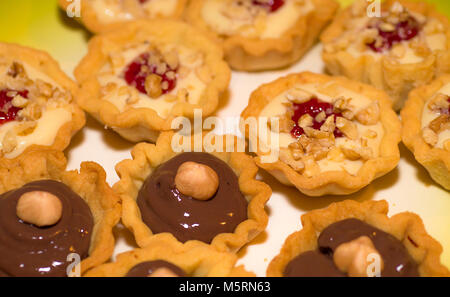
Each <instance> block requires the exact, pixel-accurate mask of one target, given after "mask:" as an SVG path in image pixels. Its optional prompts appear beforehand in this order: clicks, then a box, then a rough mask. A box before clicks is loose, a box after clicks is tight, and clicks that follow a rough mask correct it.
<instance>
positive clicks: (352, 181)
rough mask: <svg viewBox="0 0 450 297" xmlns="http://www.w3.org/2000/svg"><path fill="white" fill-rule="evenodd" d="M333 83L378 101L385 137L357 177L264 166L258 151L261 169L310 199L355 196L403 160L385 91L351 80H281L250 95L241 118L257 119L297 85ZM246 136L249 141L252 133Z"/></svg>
mask: <svg viewBox="0 0 450 297" xmlns="http://www.w3.org/2000/svg"><path fill="white" fill-rule="evenodd" d="M331 81H334V82H336V84H338V85H340V86H343V87H345V88H346V89H349V90H352V91H354V92H356V93H359V94H363V95H365V96H366V97H368V98H369V99H371V100H377V101H378V103H379V107H380V119H379V122H380V123H381V124H382V126H383V128H384V132H385V133H384V136H383V138H382V139H381V142H380V145H379V148H380V152H379V155H380V156H379V157H377V158H372V159H369V160H367V161H365V163H364V164H363V166H362V167H361V168H360V169H359V171H358V173H357V175H351V174H349V173H348V172H346V171H344V170H342V171H325V172H321V173H319V174H318V175H315V176H312V177H306V176H304V175H303V174H301V173H299V172H297V171H295V170H294V169H292V167H290V166H289V165H287V164H286V163H284V162H282V161H280V160H278V161H276V162H273V163H263V162H261V156H263V155H264V154H263V153H261V151H260V148H259V147H258V152H257V157H256V158H255V161H256V164H257V165H258V166H259V167H261V168H263V169H265V170H266V171H268V172H269V173H271V174H272V175H273V176H274V177H276V178H277V179H278V180H279V181H280V182H282V183H283V184H286V185H290V186H292V185H293V186H295V187H296V188H297V189H298V190H299V191H301V192H303V193H305V194H306V195H309V196H322V195H325V194H334V195H346V194H350V193H353V192H356V191H358V190H360V189H361V188H363V187H365V186H366V185H368V184H369V183H370V182H372V181H373V180H374V179H376V178H378V177H380V176H382V175H384V174H386V173H388V172H389V171H391V170H392V169H394V168H395V167H396V166H397V164H398V162H399V160H400V152H399V149H398V143H399V142H400V137H401V124H400V121H399V120H398V118H397V115H396V114H395V112H394V111H393V110H392V108H391V102H390V99H389V97H388V96H387V95H386V94H385V93H384V92H383V91H380V90H377V89H375V88H373V87H371V86H368V85H365V84H362V83H358V82H354V81H351V80H348V79H346V78H344V77H330V76H327V75H322V74H315V73H311V72H303V73H299V74H291V75H288V76H286V77H282V78H279V79H277V80H275V81H273V82H271V83H268V84H264V85H262V86H260V87H259V88H258V89H257V90H255V91H254V92H253V93H252V94H251V96H250V100H249V104H248V106H247V107H246V109H245V110H244V111H243V113H242V117H243V119H247V118H249V117H255V118H258V117H259V115H260V113H261V111H262V110H263V108H264V107H265V106H266V105H267V104H268V103H269V102H270V101H271V100H273V99H274V98H275V97H276V96H277V95H279V94H281V93H282V92H283V91H286V90H288V89H290V88H292V87H293V86H295V85H296V84H307V83H319V84H321V85H326V84H327V83H329V82H331ZM245 132H246V137H247V138H248V132H249V131H245Z"/></svg>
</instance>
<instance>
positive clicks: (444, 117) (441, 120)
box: [428, 114, 450, 133]
mask: <svg viewBox="0 0 450 297" xmlns="http://www.w3.org/2000/svg"><path fill="white" fill-rule="evenodd" d="M449 122H450V115H448V114H441V115H440V116H438V117H437V118H435V119H434V120H433V121H431V123H430V124H429V125H428V127H429V128H430V129H431V130H433V132H435V133H439V132H440V131H442V130H444V129H446V128H447V127H448V126H449Z"/></svg>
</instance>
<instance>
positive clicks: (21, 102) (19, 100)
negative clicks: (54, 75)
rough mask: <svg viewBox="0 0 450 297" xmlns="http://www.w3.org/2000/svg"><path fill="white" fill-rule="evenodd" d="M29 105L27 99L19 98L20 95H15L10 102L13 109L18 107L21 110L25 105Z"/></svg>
mask: <svg viewBox="0 0 450 297" xmlns="http://www.w3.org/2000/svg"><path fill="white" fill-rule="evenodd" d="M28 103H29V101H28V99H26V98H24V97H22V96H20V95H16V96H15V97H14V98H13V100H11V104H12V105H13V106H15V107H19V108H23V107H25V106H27V104H28Z"/></svg>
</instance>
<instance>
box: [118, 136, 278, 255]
mask: <svg viewBox="0 0 450 297" xmlns="http://www.w3.org/2000/svg"><path fill="white" fill-rule="evenodd" d="M174 135H176V134H174V133H173V132H164V133H162V134H161V136H160V137H159V138H158V141H157V143H156V145H154V144H148V143H140V144H138V145H136V146H135V148H134V149H133V150H132V156H133V159H132V160H124V161H122V162H120V163H119V164H118V165H117V166H116V171H117V173H118V175H119V177H120V181H119V182H117V183H116V184H115V185H114V186H113V189H114V190H115V191H116V193H118V194H119V195H120V196H121V198H122V204H123V211H122V222H123V224H124V225H125V226H126V227H127V228H128V229H129V230H131V232H132V233H133V234H134V237H135V240H136V242H137V244H138V246H139V247H145V246H147V245H148V244H149V243H150V242H151V240H152V237H153V236H154V234H168V236H170V237H174V238H176V239H177V240H178V241H180V242H189V241H192V240H194V241H202V242H205V243H207V244H210V245H211V246H213V247H215V248H216V249H218V250H220V251H226V252H228V251H231V252H235V251H237V250H239V249H240V248H241V247H242V246H244V245H245V244H247V243H248V242H250V241H251V240H252V239H253V238H255V237H256V236H257V235H258V234H259V233H260V232H262V231H263V230H264V229H265V227H266V225H267V221H268V215H267V213H266V211H265V209H264V206H265V204H266V202H267V201H268V199H269V198H270V195H271V189H270V187H269V186H267V185H266V184H264V183H262V182H259V181H257V180H255V176H256V174H257V172H258V167H257V166H256V165H255V164H254V162H253V160H252V158H251V157H250V156H247V155H246V154H245V153H240V152H235V151H233V152H232V153H227V152H217V150H216V149H214V148H211V147H209V146H208V145H205V146H202V147H198V148H196V149H197V150H196V151H195V152H185V150H186V147H185V145H184V144H183V145H181V146H179V144H177V143H176V141H175V142H174V141H173V140H172V137H173V136H174ZM217 137H219V138H218V139H222V137H223V139H225V138H226V137H225V136H217ZM233 139H234V138H233ZM189 145H190V143H189ZM175 151H177V152H175Z"/></svg>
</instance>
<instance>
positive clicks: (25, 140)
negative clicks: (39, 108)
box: [0, 107, 72, 158]
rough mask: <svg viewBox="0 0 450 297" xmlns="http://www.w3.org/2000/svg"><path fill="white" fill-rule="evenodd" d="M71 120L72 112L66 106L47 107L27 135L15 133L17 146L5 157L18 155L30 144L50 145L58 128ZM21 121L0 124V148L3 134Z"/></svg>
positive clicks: (1, 147)
mask: <svg viewBox="0 0 450 297" xmlns="http://www.w3.org/2000/svg"><path fill="white" fill-rule="evenodd" d="M71 120H72V113H71V112H70V111H69V110H68V108H64V107H59V108H47V109H46V110H45V111H43V112H42V116H41V117H40V118H39V120H37V121H36V127H35V128H34V131H33V132H32V133H30V134H28V135H24V136H21V135H16V141H17V146H16V147H15V149H14V150H13V151H12V152H9V153H7V154H5V157H6V158H14V157H17V156H18V155H20V154H21V153H22V152H23V151H24V150H25V149H26V148H27V147H29V146H30V145H43V146H51V145H52V144H53V142H54V141H55V137H56V135H57V133H58V131H59V129H60V128H61V127H62V126H63V125H64V124H66V123H68V122H70V121H71ZM20 124H21V122H18V121H12V122H8V123H5V124H3V125H1V126H0V150H2V149H3V144H2V143H3V139H4V137H5V135H6V134H7V133H8V132H9V131H11V130H14V128H15V126H17V125H20Z"/></svg>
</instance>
